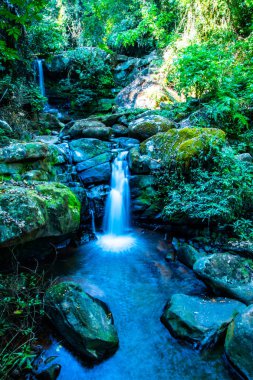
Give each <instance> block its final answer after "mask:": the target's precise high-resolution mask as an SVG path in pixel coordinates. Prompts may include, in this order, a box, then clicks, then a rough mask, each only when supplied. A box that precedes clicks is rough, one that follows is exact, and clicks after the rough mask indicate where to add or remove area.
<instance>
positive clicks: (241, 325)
mask: <svg viewBox="0 0 253 380" xmlns="http://www.w3.org/2000/svg"><path fill="white" fill-rule="evenodd" d="M252 342H253V305H251V306H249V307H248V308H247V309H246V310H243V312H242V313H241V314H238V315H237V316H236V317H235V319H234V321H233V322H232V323H231V324H230V326H229V328H228V331H227V335H226V341H225V353H226V356H227V358H228V360H229V363H230V364H231V365H232V366H234V368H235V369H236V370H237V371H238V372H239V375H241V377H242V378H243V379H247V380H252V379H253V369H252V363H253V345H252ZM241 377H240V378H241Z"/></svg>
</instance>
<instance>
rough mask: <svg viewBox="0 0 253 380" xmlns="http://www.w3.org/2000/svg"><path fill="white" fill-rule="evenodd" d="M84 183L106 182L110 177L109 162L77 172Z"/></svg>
mask: <svg viewBox="0 0 253 380" xmlns="http://www.w3.org/2000/svg"><path fill="white" fill-rule="evenodd" d="M79 177H80V179H81V180H82V182H83V184H84V185H89V184H98V183H108V182H109V181H110V178H111V165H110V163H109V162H105V163H103V164H100V165H97V166H94V167H91V168H90V169H87V170H85V171H82V172H80V173H79Z"/></svg>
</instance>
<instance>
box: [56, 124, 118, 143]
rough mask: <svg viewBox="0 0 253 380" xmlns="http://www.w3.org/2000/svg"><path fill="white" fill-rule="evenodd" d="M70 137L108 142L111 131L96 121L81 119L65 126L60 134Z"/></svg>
mask: <svg viewBox="0 0 253 380" xmlns="http://www.w3.org/2000/svg"><path fill="white" fill-rule="evenodd" d="M66 135H68V136H70V138H71V139H74V138H81V137H86V138H96V139H99V140H105V141H106V140H109V139H110V137H111V135H112V129H111V128H110V127H107V126H106V125H105V124H103V123H101V122H100V121H97V120H90V119H83V120H78V121H76V122H75V123H74V124H73V125H72V123H71V124H70V126H69V125H67V126H66V127H65V128H64V129H63V130H62V132H61V136H66Z"/></svg>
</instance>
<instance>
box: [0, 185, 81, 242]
mask: <svg viewBox="0 0 253 380" xmlns="http://www.w3.org/2000/svg"><path fill="white" fill-rule="evenodd" d="M80 212H81V205H80V202H79V200H78V199H77V197H76V196H75V195H74V194H73V193H72V192H71V191H70V189H69V188H68V187H66V186H64V185H61V184H58V183H42V184H38V185H35V186H30V187H29V186H23V185H20V186H18V185H15V186H14V185H4V184H2V185H1V187H0V247H7V246H12V245H14V244H22V243H24V242H29V241H32V240H35V239H37V238H41V237H50V236H61V235H67V234H70V233H73V232H75V231H77V230H78V228H79V224H80Z"/></svg>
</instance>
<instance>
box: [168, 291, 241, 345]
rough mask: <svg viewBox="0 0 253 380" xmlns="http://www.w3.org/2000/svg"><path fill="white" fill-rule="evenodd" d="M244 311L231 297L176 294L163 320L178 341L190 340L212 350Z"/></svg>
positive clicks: (239, 303)
mask: <svg viewBox="0 0 253 380" xmlns="http://www.w3.org/2000/svg"><path fill="white" fill-rule="evenodd" d="M245 308H246V306H245V305H244V304H242V303H241V302H238V301H235V300H230V299H228V298H216V299H206V298H201V297H195V296H188V295H185V294H174V295H173V296H172V298H171V300H170V302H169V303H168V304H167V305H166V307H165V310H164V313H163V315H162V318H161V320H162V322H163V323H164V324H165V326H166V327H167V328H168V329H169V330H170V331H171V333H172V335H174V336H175V337H176V338H180V339H184V340H187V341H190V342H191V343H193V344H194V346H195V347H197V348H204V347H212V346H214V345H215V344H216V343H217V342H218V341H219V340H220V339H221V338H222V337H224V334H225V332H226V330H227V327H228V325H229V323H231V321H232V320H233V317H234V315H235V314H236V313H238V312H241V311H243V310H244V309H245Z"/></svg>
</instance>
